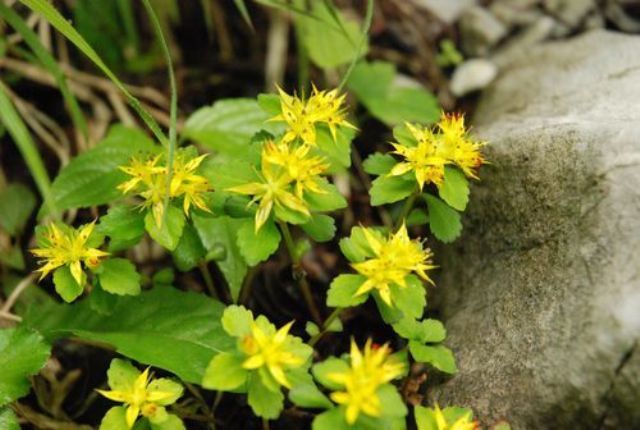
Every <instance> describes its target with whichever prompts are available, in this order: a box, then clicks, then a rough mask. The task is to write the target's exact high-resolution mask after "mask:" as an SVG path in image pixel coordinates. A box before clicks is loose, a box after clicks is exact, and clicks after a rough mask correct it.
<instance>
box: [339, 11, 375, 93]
mask: <svg viewBox="0 0 640 430" xmlns="http://www.w3.org/2000/svg"><path fill="white" fill-rule="evenodd" d="M374 3H375V1H374V0H368V1H367V12H366V14H365V17H364V25H363V26H362V37H361V38H360V43H359V45H358V55H355V56H354V57H353V60H351V64H349V68H348V69H347V71H346V72H345V74H344V76H343V77H342V81H341V82H340V85H339V86H338V89H340V90H341V89H342V88H343V87H344V86H345V84H346V83H347V81H348V80H349V76H351V72H353V69H354V68H355V67H356V63H357V62H358V60H359V59H360V54H361V52H362V48H363V47H364V45H365V43H366V42H367V38H368V37H369V30H370V29H371V22H372V21H373V6H374Z"/></svg>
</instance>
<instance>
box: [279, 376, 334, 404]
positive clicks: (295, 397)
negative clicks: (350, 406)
mask: <svg viewBox="0 0 640 430" xmlns="http://www.w3.org/2000/svg"><path fill="white" fill-rule="evenodd" d="M289 400H291V402H292V403H293V404H294V405H296V406H300V407H302V408H322V409H327V408H330V407H331V406H333V403H331V400H329V399H328V398H327V396H325V395H324V394H323V393H322V391H320V390H319V389H318V387H317V386H316V384H314V383H313V382H311V383H308V384H298V385H294V386H293V387H292V388H291V390H290V391H289Z"/></svg>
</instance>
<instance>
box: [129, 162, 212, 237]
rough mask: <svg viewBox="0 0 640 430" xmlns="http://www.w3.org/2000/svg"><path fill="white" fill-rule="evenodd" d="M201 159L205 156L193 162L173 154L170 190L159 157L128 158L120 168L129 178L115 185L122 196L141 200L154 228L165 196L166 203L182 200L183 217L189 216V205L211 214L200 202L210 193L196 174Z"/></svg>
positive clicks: (159, 217)
mask: <svg viewBox="0 0 640 430" xmlns="http://www.w3.org/2000/svg"><path fill="white" fill-rule="evenodd" d="M205 157H206V154H205V155H201V156H199V157H195V158H188V156H187V155H186V154H185V153H184V152H182V153H178V154H176V157H175V159H174V161H173V171H172V175H171V184H170V186H169V184H168V180H169V171H168V169H167V166H166V165H159V163H160V161H161V160H162V159H163V158H164V156H163V155H157V156H155V157H152V158H149V159H147V160H145V161H141V160H138V159H137V158H132V159H131V161H130V163H129V165H127V166H121V167H120V170H122V171H123V172H125V173H126V174H128V175H129V176H131V177H132V178H131V179H129V180H127V181H125V182H123V183H121V184H120V185H118V189H119V190H120V191H122V193H123V194H128V193H131V192H134V193H135V194H137V195H138V196H140V197H141V198H142V199H143V200H144V202H143V203H142V207H147V208H151V211H152V213H153V217H154V220H155V221H156V224H157V225H158V226H159V225H161V224H162V217H163V215H164V210H165V207H164V205H165V201H166V199H167V195H168V198H169V199H173V198H180V197H182V198H183V203H182V208H183V211H184V214H185V215H186V216H189V210H190V208H191V206H192V205H193V206H195V207H197V208H198V209H201V210H203V211H206V212H211V211H210V210H209V208H208V207H207V205H206V203H205V200H204V193H207V192H209V191H211V189H212V188H211V185H210V184H209V181H208V180H207V179H206V178H205V177H204V176H201V175H199V174H197V173H196V171H197V169H198V167H199V166H200V164H201V163H202V160H204V158H205Z"/></svg>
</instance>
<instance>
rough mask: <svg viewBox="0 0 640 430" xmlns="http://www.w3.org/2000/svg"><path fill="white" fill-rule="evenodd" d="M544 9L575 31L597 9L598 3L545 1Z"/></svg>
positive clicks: (581, 0)
mask: <svg viewBox="0 0 640 430" xmlns="http://www.w3.org/2000/svg"><path fill="white" fill-rule="evenodd" d="M544 7H545V9H546V10H547V11H549V12H550V13H551V14H552V15H553V16H554V17H556V18H557V19H558V20H559V21H560V22H562V23H563V24H564V25H566V26H567V27H569V28H571V29H575V28H576V27H578V25H579V24H580V23H581V22H582V21H583V20H584V19H585V18H586V16H587V15H588V14H589V12H591V11H592V10H594V9H595V8H596V1H595V0H544Z"/></svg>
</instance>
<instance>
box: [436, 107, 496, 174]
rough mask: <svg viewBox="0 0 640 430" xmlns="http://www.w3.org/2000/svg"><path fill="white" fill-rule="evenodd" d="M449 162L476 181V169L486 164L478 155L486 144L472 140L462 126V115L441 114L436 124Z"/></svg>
mask: <svg viewBox="0 0 640 430" xmlns="http://www.w3.org/2000/svg"><path fill="white" fill-rule="evenodd" d="M438 128H439V129H440V134H441V135H442V140H443V141H444V145H445V148H446V152H447V157H448V158H449V160H451V161H452V162H454V163H455V164H457V165H458V166H459V167H460V168H461V169H462V171H463V172H464V174H465V175H467V176H469V177H471V178H474V179H478V176H477V173H476V171H477V169H478V168H479V167H480V166H481V165H483V164H485V163H486V161H485V159H484V157H483V156H482V154H481V153H480V148H482V147H483V146H484V145H486V143H484V142H477V141H474V140H472V139H471V138H470V137H469V135H468V132H467V130H466V129H465V126H464V116H463V115H462V114H445V113H443V114H442V117H441V118H440V122H439V123H438Z"/></svg>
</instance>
